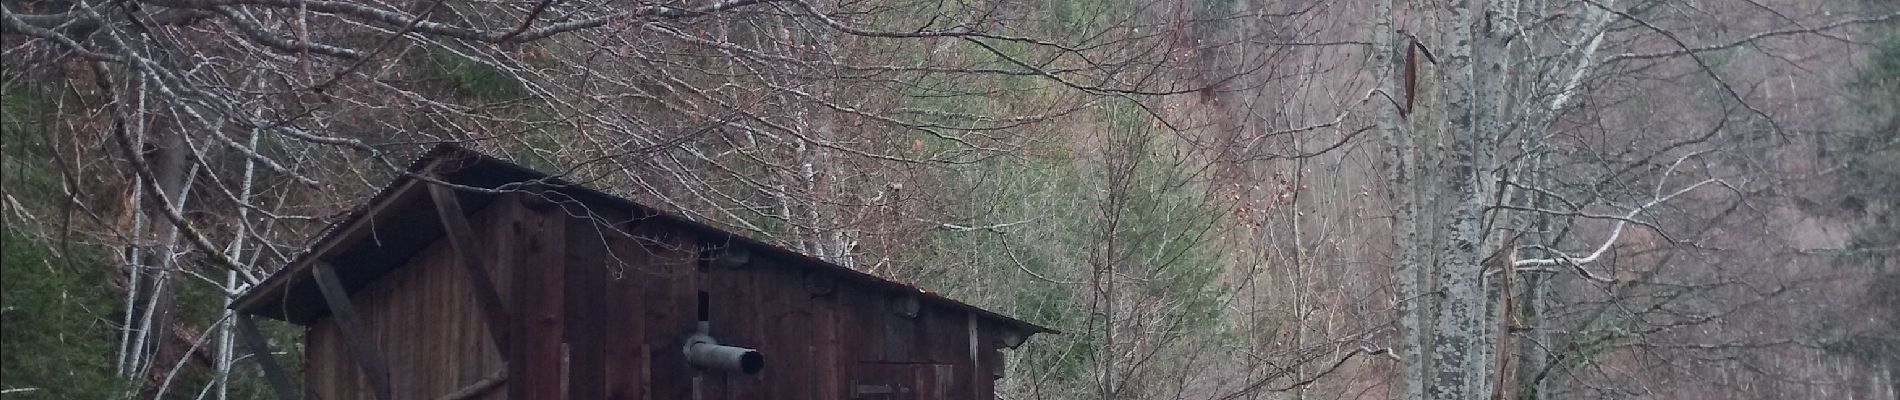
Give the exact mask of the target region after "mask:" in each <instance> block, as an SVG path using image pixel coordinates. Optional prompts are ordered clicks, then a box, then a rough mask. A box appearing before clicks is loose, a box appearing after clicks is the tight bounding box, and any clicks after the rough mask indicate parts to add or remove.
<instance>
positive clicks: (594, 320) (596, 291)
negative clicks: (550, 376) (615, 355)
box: [563, 210, 613, 400]
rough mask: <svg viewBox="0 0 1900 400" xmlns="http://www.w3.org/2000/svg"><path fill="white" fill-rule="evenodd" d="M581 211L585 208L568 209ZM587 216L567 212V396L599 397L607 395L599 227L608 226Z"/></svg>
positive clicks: (603, 265)
mask: <svg viewBox="0 0 1900 400" xmlns="http://www.w3.org/2000/svg"><path fill="white" fill-rule="evenodd" d="M574 211H586V210H574ZM612 229H613V227H612V226H611V225H607V226H602V225H601V224H597V223H596V221H595V220H594V219H592V218H584V217H567V222H566V234H565V239H566V244H567V245H566V249H565V250H566V251H565V253H566V254H565V255H564V256H563V258H564V259H565V262H564V263H565V264H566V277H565V284H564V286H565V290H566V305H565V308H566V314H567V318H566V319H567V321H566V322H567V326H566V327H565V328H564V331H565V332H566V333H567V334H566V336H567V351H568V361H567V371H568V373H567V398H570V399H590V400H591V399H604V398H606V396H607V387H606V386H607V378H606V372H607V371H606V369H605V368H606V358H605V357H606V354H605V353H604V352H605V351H606V348H605V345H606V343H605V340H606V337H605V336H606V334H607V321H606V317H607V315H606V312H605V310H606V304H604V303H605V302H606V300H607V299H606V297H607V296H606V290H607V263H606V259H607V243H606V236H607V235H603V234H602V230H612Z"/></svg>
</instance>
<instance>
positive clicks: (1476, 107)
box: [1430, 0, 1513, 400]
mask: <svg viewBox="0 0 1900 400" xmlns="http://www.w3.org/2000/svg"><path fill="white" fill-rule="evenodd" d="M1507 3H1509V2H1508V1H1504V2H1493V3H1492V4H1489V5H1495V6H1498V7H1497V8H1498V9H1501V10H1510V9H1513V7H1511V6H1510V5H1509V4H1507ZM1450 7H1451V8H1450V9H1449V10H1448V11H1449V12H1450V14H1451V24H1452V25H1451V26H1450V29H1449V31H1450V33H1451V34H1450V37H1449V38H1448V39H1449V40H1448V41H1447V43H1446V44H1447V50H1448V51H1447V52H1446V53H1447V57H1446V58H1445V70H1446V71H1448V75H1449V79H1448V80H1447V86H1448V89H1449V90H1448V93H1446V97H1447V100H1448V101H1447V104H1448V106H1449V107H1450V110H1449V113H1450V117H1451V118H1450V119H1451V126H1450V128H1451V135H1452V138H1453V140H1452V143H1453V146H1452V149H1451V154H1450V157H1449V159H1448V161H1449V164H1450V165H1449V167H1450V172H1451V176H1450V178H1451V179H1450V182H1449V184H1450V187H1451V189H1452V190H1453V191H1454V192H1455V199H1456V200H1455V201H1456V203H1455V204H1453V206H1452V208H1451V211H1450V212H1451V221H1450V223H1449V224H1447V225H1446V228H1447V241H1446V248H1445V255H1446V265H1445V268H1444V270H1443V271H1442V272H1441V274H1440V277H1439V283H1440V285H1441V286H1439V290H1440V292H1439V297H1440V298H1441V299H1442V300H1441V301H1440V302H1439V310H1438V318H1437V321H1436V324H1435V325H1434V329H1433V330H1434V331H1435V333H1436V334H1437V338H1436V339H1437V340H1436V343H1435V344H1434V345H1433V350H1432V356H1431V357H1432V368H1431V371H1430V372H1431V374H1432V382H1433V385H1432V387H1433V390H1434V392H1433V393H1432V396H1431V397H1432V398H1435V399H1448V400H1449V399H1475V398H1480V397H1481V396H1485V395H1488V394H1490V392H1491V390H1490V389H1491V381H1492V377H1491V375H1490V374H1491V373H1493V372H1494V371H1495V369H1496V368H1494V365H1493V364H1494V359H1492V358H1489V357H1486V354H1487V352H1486V351H1485V347H1486V346H1488V345H1489V343H1488V342H1487V338H1489V337H1490V335H1489V334H1488V332H1489V330H1488V326H1489V324H1487V322H1488V321H1489V319H1488V318H1486V317H1487V316H1488V314H1487V313H1486V311H1487V310H1488V308H1489V307H1488V303H1489V301H1490V297H1489V296H1487V292H1488V291H1487V289H1486V288H1485V280H1484V276H1483V275H1484V267H1483V265H1481V264H1480V260H1482V259H1483V258H1484V255H1485V254H1488V253H1490V251H1489V247H1490V246H1491V243H1488V241H1487V240H1486V237H1487V235H1486V232H1484V225H1485V224H1484V222H1485V217H1486V211H1487V210H1488V208H1489V207H1488V206H1489V205H1490V203H1489V202H1490V201H1491V199H1492V196H1491V195H1490V192H1491V188H1492V186H1493V181H1494V180H1493V179H1492V178H1491V173H1490V171H1491V169H1492V168H1491V167H1492V165H1493V164H1495V160H1496V159H1497V154H1496V153H1497V138H1498V134H1499V133H1500V132H1501V131H1502V128H1503V127H1504V124H1503V123H1502V121H1501V118H1500V115H1499V114H1500V111H1501V110H1500V109H1499V107H1498V106H1499V104H1500V100H1501V99H1503V98H1504V96H1503V87H1504V85H1503V76H1504V72H1505V71H1504V62H1503V61H1504V60H1503V58H1502V57H1503V56H1504V53H1505V52H1504V50H1505V44H1506V43H1507V41H1508V36H1505V35H1503V34H1501V33H1502V32H1506V31H1507V30H1506V28H1505V27H1504V26H1502V24H1503V23H1502V22H1501V20H1502V19H1501V18H1496V14H1495V13H1492V12H1488V10H1487V8H1486V4H1480V3H1476V2H1473V1H1470V0H1460V1H1456V2H1453V3H1451V5H1450ZM1480 22H1483V25H1482V26H1480V25H1479V23H1480Z"/></svg>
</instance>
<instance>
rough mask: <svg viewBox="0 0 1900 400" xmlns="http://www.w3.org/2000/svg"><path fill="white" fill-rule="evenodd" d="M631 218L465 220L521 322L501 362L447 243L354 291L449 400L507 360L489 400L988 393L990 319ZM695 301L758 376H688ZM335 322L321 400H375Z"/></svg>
mask: <svg viewBox="0 0 1900 400" xmlns="http://www.w3.org/2000/svg"><path fill="white" fill-rule="evenodd" d="M631 212H632V211H631V210H626V209H616V208H613V207H611V206H604V205H593V206H591V207H587V208H586V209H585V210H583V209H582V208H580V207H578V203H567V205H566V208H562V206H561V205H557V204H553V203H547V202H540V201H523V200H521V199H520V198H516V197H515V196H504V197H503V198H501V199H498V200H497V201H494V202H492V203H490V205H489V206H488V207H486V208H485V209H483V210H480V211H478V212H476V213H475V215H473V216H471V217H470V222H471V224H472V225H473V227H474V228H475V230H476V231H477V232H479V233H480V235H479V237H480V238H481V240H482V241H483V242H484V243H483V244H482V245H481V246H479V247H480V248H481V249H482V250H481V251H483V255H484V256H485V257H488V259H489V260H494V262H493V263H491V264H490V266H491V276H492V277H494V279H496V280H497V281H498V282H496V286H497V287H498V288H500V289H501V291H502V292H503V293H502V295H503V298H504V299H505V302H506V303H507V304H508V305H509V308H510V309H509V311H510V314H511V315H512V317H511V318H512V319H513V321H510V329H509V332H510V333H509V335H510V338H509V340H510V342H511V348H512V349H513V351H512V352H513V353H514V354H512V355H511V357H509V359H510V362H508V363H506V364H504V363H502V362H501V361H502V356H501V355H500V354H497V353H496V352H495V350H494V346H493V345H492V344H491V343H490V342H489V341H488V337H487V336H488V335H487V331H486V330H485V328H484V325H483V324H484V323H485V321H483V320H482V317H481V314H482V313H481V312H480V309H479V308H478V307H477V306H476V303H475V301H474V298H473V294H472V293H471V292H470V288H469V285H468V283H467V282H466V278H465V277H463V276H461V275H459V274H460V273H461V271H459V270H458V269H457V268H456V266H455V265H454V264H451V263H453V262H455V258H454V257H453V255H452V254H451V252H450V251H449V249H448V246H447V245H446V242H445V241H438V243H435V244H433V245H431V246H429V247H428V248H426V249H424V250H422V251H421V252H420V253H418V254H416V255H415V256H414V257H413V258H412V259H411V260H410V261H409V264H408V265H407V266H405V267H403V268H400V269H398V270H396V271H394V272H392V273H391V274H389V275H388V276H386V277H384V278H382V279H380V280H378V281H377V282H375V283H374V284H372V285H371V286H369V287H368V288H365V289H363V290H360V291H358V292H356V293H355V294H353V295H352V296H351V297H352V300H353V301H354V302H355V304H356V306H357V308H358V311H359V313H360V314H361V315H362V316H363V320H364V321H365V325H367V327H368V330H369V331H370V336H373V339H374V341H375V343H376V345H377V347H378V348H379V349H380V351H381V352H382V353H383V354H384V355H385V358H384V359H385V360H386V361H387V363H388V364H389V368H390V370H391V371H392V374H391V375H392V376H391V381H392V382H393V387H394V394H395V396H394V397H395V398H399V399H434V398H438V397H439V396H441V395H443V394H447V393H450V392H454V391H457V390H461V389H463V388H466V387H468V386H469V385H473V384H475V383H476V382H478V381H481V380H482V379H483V378H484V377H488V376H491V375H494V374H495V373H496V372H497V371H499V370H500V368H503V366H504V365H506V367H507V369H508V371H507V374H506V377H507V378H506V381H505V386H504V387H502V388H499V389H496V390H493V391H489V392H487V394H486V395H485V396H484V397H478V398H484V399H493V398H520V399H557V398H571V399H688V398H691V395H692V388H693V382H694V379H695V377H698V379H700V381H701V389H702V391H703V393H701V397H700V398H702V399H708V400H711V399H810V400H818V399H853V398H858V399H918V400H922V399H969V400H988V399H991V398H993V380H992V379H993V375H992V370H991V368H992V366H999V365H1001V363H1000V359H999V358H998V357H1000V356H1001V355H1000V353H998V352H997V348H998V347H1000V344H999V339H998V337H997V336H998V332H999V328H1000V326H999V325H996V324H995V323H994V322H993V321H990V320H987V319H984V318H979V317H976V316H974V315H972V314H970V313H969V312H966V311H963V310H958V309H953V308H949V307H943V306H939V305H937V304H932V303H930V302H919V301H917V298H916V297H915V296H914V293H899V292H893V291H891V290H890V289H886V288H882V287H876V286H870V285H859V284H856V283H855V282H852V281H850V280H849V279H844V278H843V277H840V276H835V275H836V274H834V273H830V272H825V271H819V270H817V269H814V268H805V267H804V266H802V265H789V264H787V263H795V262H801V261H796V260H778V259H773V258H770V257H756V256H755V257H753V258H752V259H751V262H749V263H747V264H745V265H742V266H737V267H731V266H721V265H718V264H719V263H711V262H701V260H702V259H703V258H704V257H702V256H701V254H702V249H707V248H719V247H721V246H724V245H726V244H727V243H723V242H719V241H718V240H723V239H720V238H701V237H693V236H691V235H690V234H688V233H686V232H687V231H685V230H682V229H677V227H672V226H667V225H666V224H664V223H659V222H657V221H653V220H641V219H639V218H633V217H631V216H630V213H631ZM582 213H590V214H592V215H593V218H576V217H573V216H572V215H573V214H582ZM596 221H607V222H604V223H596ZM700 291H705V292H707V294H708V295H709V296H708V297H709V298H710V300H711V303H710V312H711V325H712V334H713V336H714V337H715V338H717V339H718V340H719V341H720V342H721V343H722V344H726V345H733V346H742V347H751V348H755V349H758V350H759V351H760V352H761V353H763V354H764V355H765V360H766V367H765V369H764V371H762V372H760V373H758V374H756V375H749V376H748V375H737V374H734V375H726V374H720V373H711V372H697V371H694V370H693V369H692V368H691V367H689V366H687V364H686V362H685V360H684V357H683V356H682V355H681V350H682V349H681V347H680V346H681V345H682V344H683V343H684V342H685V340H686V338H687V336H689V335H691V334H692V333H693V331H694V325H695V324H694V322H695V321H696V319H697V315H696V314H697V312H696V310H697V305H698V297H699V296H698V294H699V292H700ZM334 325H335V324H334V322H333V321H331V319H330V318H327V317H326V318H323V319H322V320H321V321H320V322H318V323H317V324H316V325H314V326H312V328H311V329H310V331H309V335H308V339H307V340H308V354H309V356H308V360H309V361H308V365H307V368H308V369H307V370H306V372H305V373H306V378H307V380H308V383H307V385H308V386H309V387H310V388H311V392H313V393H312V394H314V395H315V396H316V398H320V399H367V398H373V395H371V394H370V393H371V392H370V391H369V389H368V388H367V385H366V384H365V383H364V382H363V378H362V373H361V372H360V370H359V369H358V368H357V367H356V364H354V360H351V359H350V357H349V353H348V351H347V349H346V348H345V347H344V346H343V345H342V343H341V341H342V340H343V337H342V334H341V333H340V332H339V330H338V329H337V327H336V326H334Z"/></svg>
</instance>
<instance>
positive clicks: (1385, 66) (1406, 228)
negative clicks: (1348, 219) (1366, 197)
mask: <svg viewBox="0 0 1900 400" xmlns="http://www.w3.org/2000/svg"><path fill="white" fill-rule="evenodd" d="M1392 4H1393V0H1381V1H1380V2H1378V4H1377V8H1376V9H1375V10H1374V12H1373V15H1374V16H1375V17H1374V18H1377V20H1376V22H1375V24H1374V27H1373V34H1372V37H1373V39H1372V42H1373V50H1372V64H1373V66H1374V68H1375V70H1374V71H1375V74H1376V75H1377V77H1378V87H1377V88H1375V90H1378V91H1381V92H1383V93H1384V95H1385V96H1387V98H1388V99H1389V100H1391V106H1389V107H1380V108H1379V113H1378V117H1377V123H1378V130H1379V132H1380V138H1381V139H1382V140H1383V141H1384V142H1385V143H1384V144H1385V158H1386V163H1387V164H1386V171H1385V173H1386V182H1387V184H1388V185H1389V186H1390V189H1388V190H1387V191H1386V195H1387V196H1388V198H1387V201H1389V202H1391V206H1392V210H1393V215H1392V242H1393V243H1392V244H1393V247H1394V250H1395V252H1396V258H1397V259H1396V260H1394V264H1395V265H1394V268H1393V269H1392V276H1393V280H1394V281H1396V283H1397V287H1398V293H1397V298H1396V301H1397V303H1398V304H1397V306H1398V312H1399V324H1398V329H1399V331H1398V336H1399V340H1398V345H1397V347H1398V349H1399V359H1400V362H1399V369H1400V372H1399V393H1400V395H1401V397H1400V398H1404V399H1419V398H1424V395H1425V380H1426V366H1427V364H1426V363H1425V362H1423V360H1424V359H1425V348H1426V340H1425V337H1426V336H1425V332H1424V331H1423V321H1424V318H1423V313H1422V311H1423V310H1422V307H1421V303H1422V302H1424V301H1425V300H1424V298H1423V296H1422V295H1423V293H1424V288H1425V287H1427V285H1428V284H1429V282H1426V281H1425V280H1424V279H1421V277H1423V276H1424V274H1422V273H1421V270H1423V269H1424V267H1423V265H1421V264H1420V257H1419V254H1420V251H1419V249H1420V247H1421V245H1422V244H1423V243H1424V242H1423V241H1422V240H1421V239H1422V238H1421V237H1420V236H1419V232H1418V231H1419V214H1420V213H1419V201H1418V191H1416V190H1414V186H1415V185H1416V181H1417V175H1418V171H1417V168H1418V164H1417V162H1418V157H1417V152H1418V147H1417V146H1418V143H1417V141H1416V140H1414V138H1413V136H1412V135H1411V132H1407V131H1406V130H1405V129H1403V128H1404V126H1405V125H1404V124H1402V123H1401V121H1400V119H1402V118H1403V116H1402V115H1400V113H1399V104H1400V102H1402V101H1404V99H1405V98H1406V96H1416V93H1407V92H1403V90H1404V89H1403V87H1404V82H1401V81H1400V79H1401V78H1400V76H1399V74H1400V72H1399V68H1398V67H1399V65H1400V63H1403V62H1408V61H1407V60H1405V59H1404V58H1402V57H1401V56H1400V54H1404V53H1405V52H1406V51H1408V50H1410V49H1411V46H1412V45H1413V43H1412V42H1411V38H1400V37H1398V35H1397V34H1396V30H1397V29H1396V28H1395V27H1394V24H1393V12H1392V11H1393V7H1392ZM1414 67H1416V65H1414ZM1415 71H1416V70H1415Z"/></svg>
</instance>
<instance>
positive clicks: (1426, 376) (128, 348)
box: [0, 0, 1900, 400]
mask: <svg viewBox="0 0 1900 400" xmlns="http://www.w3.org/2000/svg"><path fill="white" fill-rule="evenodd" d="M0 12H3V13H4V16H3V17H0V28H4V29H0V39H3V41H0V62H3V64H0V94H4V97H3V98H0V139H3V140H0V150H3V152H4V163H3V164H0V166H3V167H4V169H3V170H0V176H4V181H3V182H0V204H3V205H4V207H3V209H0V214H4V218H5V226H6V229H5V234H4V242H3V244H4V248H3V249H0V257H3V258H0V261H3V263H0V289H3V290H0V398H5V399H13V398H19V399H56V398H166V399H201V398H217V399H225V398H272V395H271V394H270V393H269V391H268V390H267V389H266V387H265V383H264V382H263V378H262V376H261V374H260V372H259V370H258V368H257V367H256V365H255V363H254V362H253V361H252V360H251V359H249V358H246V357H242V356H241V355H242V354H243V351H241V350H239V349H236V348H235V347H236V346H237V345H236V344H235V340H234V339H233V328H232V326H231V325H232V323H231V321H232V319H231V317H230V315H229V314H228V312H226V311H225V306H226V305H227V302H228V301H229V300H230V298H231V296H232V295H233V294H235V293H238V292H239V291H242V290H243V289H244V288H246V287H247V285H250V284H252V283H255V282H257V281H258V280H260V279H262V278H263V277H265V276H268V275H270V274H271V273H272V272H274V271H276V270H277V269H279V268H282V267H283V266H284V265H285V264H286V262H288V261H289V260H290V259H291V258H292V257H294V256H295V255H296V254H298V253H299V252H301V251H303V249H304V247H305V246H306V245H307V244H309V243H310V241H311V240H313V239H315V236H316V235H317V234H318V233H320V232H321V231H322V230H323V229H324V228H325V227H326V226H329V225H330V224H331V223H334V222H336V221H338V220H339V219H340V218H343V217H344V216H345V215H346V214H347V213H348V212H349V211H350V208H351V207H354V206H355V205H357V204H360V203H361V202H363V201H364V200H365V199H366V198H367V197H368V196H370V195H372V194H374V192H375V191H376V190H377V189H378V188H380V187H381V186H382V185H384V184H385V183H387V182H390V181H391V180H392V179H394V178H395V177H397V176H398V175H400V174H402V173H403V168H404V167H405V166H406V165H405V163H407V162H408V160H409V159H410V158H412V157H414V156H416V155H418V154H421V152H423V151H425V150H427V149H429V148H430V147H431V146H433V145H435V144H439V143H457V144H460V145H463V146H466V147H469V148H473V149H478V150H481V151H484V152H487V153H490V154H496V155H500V156H504V157H507V158H511V159H513V160H516V161H517V162H520V163H522V164H524V165H528V166H531V167H534V168H537V169H540V170H542V171H548V172H551V173H555V174H557V175H558V176H560V177H562V178H564V179H567V180H569V181H573V182H579V183H583V184H586V185H589V186H591V187H595V188H601V189H603V190H606V191H609V192H612V193H613V194H616V195H621V196H625V197H628V198H631V199H635V200H638V201H641V202H643V203H645V204H651V205H654V206H657V207H660V208H663V209H665V210H667V211H670V212H674V213H678V214H681V215H685V216H687V217H689V218H692V219H696V220H699V221H703V222H707V223H710V224H714V225H717V226H720V227H723V228H727V229H731V230H734V231H737V232H743V233H745V234H748V235H750V236H753V237H756V238H759V239H761V240H763V241H766V242H769V243H773V244H777V245H781V246H784V247H786V248H790V249H793V250H795V251H798V252H802V253H805V254H808V255H811V256H813V257H817V258H820V259H823V260H827V261H831V262H834V263H837V264H840V265H845V266H848V267H850V268H853V269H857V270H860V271H864V272H867V273H870V274H874V275H878V276H882V277H887V278H891V279H895V280H901V281H905V282H914V283H916V284H917V285H920V286H922V287H926V288H930V289H931V290H934V291H937V292H941V293H944V294H946V295H948V296H950V297H953V298H958V299H962V300H965V301H968V302H970V303H972V304H976V305H980V306H983V307H987V308H990V309H994V310H998V311H1000V312H1004V313H1007V314H1010V315H1015V316H1019V317H1021V318H1022V319H1024V320H1027V321H1030V322H1033V323H1037V324H1041V325H1046V326H1049V327H1052V328H1055V329H1058V330H1061V331H1062V332H1063V333H1061V334H1056V335H1042V336H1038V337H1036V338H1035V339H1034V340H1032V341H1030V342H1029V343H1028V344H1027V345H1026V346H1025V347H1023V348H1022V349H1021V350H1020V351H1016V352H1013V353H1011V356H1010V359H1009V360H1008V371H1009V373H1008V374H1007V376H1006V377H1005V378H1003V379H1002V380H1001V381H999V384H998V388H999V389H998V397H999V398H1003V399H1082V398H1094V399H1183V400H1237V399H1270V398H1300V399H1367V398H1400V399H1423V398H1431V399H1478V398H1499V399H1501V398H1517V399H1527V400H1539V399H1572V398H1657V399H1675V398H1681V399H1781V398H1817V399H1900V333H1896V332H1900V215H1896V213H1895V211H1896V210H1900V4H1895V3H1892V2H1888V1H1879V0H1822V1H1806V0H1453V1H1394V0H1353V1H1323V0H1288V1H1253V0H1187V1H1168V2H1146V1H1138V0H1049V1H1021V0H1000V1H976V0H960V1H920V0H863V1H842V0H689V1H649V0H565V1H555V0H527V1H492V0H416V1H386V0H372V1H344V0H299V1H287V0H144V1H114V0H92V1H78V0H4V1H0ZM264 328H265V331H266V333H267V334H268V335H270V336H272V337H273V341H274V344H275V345H276V348H278V349H281V350H285V351H286V352H285V353H284V354H280V355H279V357H278V359H279V360H281V361H285V362H288V363H292V365H295V364H294V363H296V362H297V360H298V359H299V358H300V351H301V349H299V346H301V345H302V343H301V342H299V341H297V340H295V339H294V338H296V337H297V336H296V335H297V334H298V330H297V329H296V327H293V326H290V325H278V324H265V326H264Z"/></svg>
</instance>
